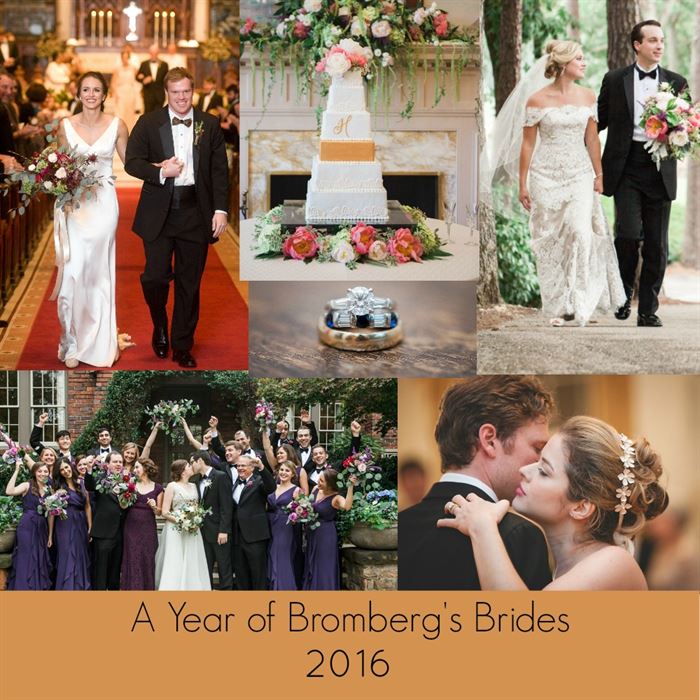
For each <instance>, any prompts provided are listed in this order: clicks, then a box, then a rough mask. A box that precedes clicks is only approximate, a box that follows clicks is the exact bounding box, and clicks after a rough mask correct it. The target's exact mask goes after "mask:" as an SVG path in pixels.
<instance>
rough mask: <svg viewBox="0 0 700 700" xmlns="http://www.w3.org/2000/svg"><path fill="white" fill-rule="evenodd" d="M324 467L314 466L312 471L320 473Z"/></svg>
mask: <svg viewBox="0 0 700 700" xmlns="http://www.w3.org/2000/svg"><path fill="white" fill-rule="evenodd" d="M324 469H325V467H314V472H315V473H316V474H320V473H321V472H322V471H323V470H324Z"/></svg>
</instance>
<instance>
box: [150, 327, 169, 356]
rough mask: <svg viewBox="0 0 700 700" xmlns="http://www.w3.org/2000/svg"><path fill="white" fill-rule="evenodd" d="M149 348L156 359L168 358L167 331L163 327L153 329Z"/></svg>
mask: <svg viewBox="0 0 700 700" xmlns="http://www.w3.org/2000/svg"><path fill="white" fill-rule="evenodd" d="M151 347H152V348H153V352H154V353H155V354H156V357H159V358H160V359H161V360H162V359H164V358H166V357H167V356H168V347H169V345H168V331H167V329H166V328H164V327H163V326H158V327H156V328H154V329H153V337H152V338H151Z"/></svg>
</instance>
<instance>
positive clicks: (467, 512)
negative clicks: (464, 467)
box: [437, 493, 510, 537]
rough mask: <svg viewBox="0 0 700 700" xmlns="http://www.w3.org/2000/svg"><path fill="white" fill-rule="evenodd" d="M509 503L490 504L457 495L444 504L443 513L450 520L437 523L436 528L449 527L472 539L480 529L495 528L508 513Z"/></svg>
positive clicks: (469, 496) (475, 498)
mask: <svg viewBox="0 0 700 700" xmlns="http://www.w3.org/2000/svg"><path fill="white" fill-rule="evenodd" d="M509 507H510V503H509V502H508V501H506V500H502V501H498V503H492V502H491V501H485V500H484V499H483V498H479V496H477V495H476V494H474V493H470V494H469V495H468V496H467V497H466V498H465V497H464V496H460V495H459V494H458V495H456V496H453V497H452V500H451V501H448V502H447V503H446V504H445V513H447V514H448V515H451V516H452V517H450V518H441V519H440V520H438V521H437V526H438V527H450V528H452V529H454V530H459V531H460V532H461V533H462V534H463V535H467V536H468V537H473V536H474V535H475V534H477V533H478V531H479V529H480V528H482V527H495V526H497V525H498V523H500V522H501V520H503V517H504V516H505V514H506V513H507V512H508V508H509Z"/></svg>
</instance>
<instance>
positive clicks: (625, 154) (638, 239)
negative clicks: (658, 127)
mask: <svg viewBox="0 0 700 700" xmlns="http://www.w3.org/2000/svg"><path fill="white" fill-rule="evenodd" d="M631 40H632V48H633V49H634V52H635V54H636V57H637V60H636V62H635V63H634V64H632V65H631V66H627V67H626V68H620V69H618V70H613V71H610V72H609V73H606V75H605V77H604V78H603V83H602V85H601V88H600V95H599V96H598V130H599V131H602V130H603V129H607V130H608V138H607V141H606V144H605V151H604V152H603V187H604V189H603V194H605V195H606V196H607V197H614V198H615V249H616V251H617V257H618V262H619V265H620V276H621V277H622V284H623V285H624V288H625V293H626V294H627V301H626V303H625V304H624V306H621V307H620V308H619V309H618V310H617V313H616V314H615V316H616V317H617V318H618V319H620V320H621V321H624V320H625V319H627V318H629V315H630V313H631V305H630V304H631V299H632V293H633V291H634V281H635V275H636V272H637V263H638V261H639V254H640V248H641V255H642V271H641V275H640V278H639V308H638V314H637V325H638V326H655V327H658V326H661V325H663V324H662V322H661V319H660V318H659V317H658V316H657V315H656V311H657V309H658V308H659V301H658V296H659V291H660V290H661V285H662V283H663V281H664V273H665V272H666V262H667V258H668V223H669V218H670V215H671V202H672V201H673V200H674V199H675V198H676V161H675V160H672V159H668V160H664V161H662V162H661V168H660V170H657V167H656V164H655V163H654V162H653V161H652V159H651V156H650V155H649V153H648V151H647V150H646V149H645V148H644V143H645V142H646V136H645V135H644V130H643V129H642V127H640V126H639V121H640V119H641V116H642V112H643V111H644V108H643V103H644V101H645V100H646V99H647V98H648V97H650V96H652V95H654V94H656V92H658V89H659V85H660V84H661V83H670V84H671V86H672V87H673V90H674V92H675V93H676V94H679V93H680V92H682V91H683V90H685V89H686V88H687V86H688V84H687V81H686V79H685V78H684V77H683V76H682V75H678V73H673V72H671V71H670V70H667V69H666V68H662V67H661V66H660V65H659V62H660V61H661V57H662V56H663V51H664V33H663V31H662V29H661V25H660V24H659V23H658V22H657V21H656V20H646V21H644V22H640V23H639V24H637V25H636V26H635V27H634V29H632V34H631Z"/></svg>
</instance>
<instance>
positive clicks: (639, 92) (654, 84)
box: [632, 63, 659, 141]
mask: <svg viewBox="0 0 700 700" xmlns="http://www.w3.org/2000/svg"><path fill="white" fill-rule="evenodd" d="M638 68H639V70H644V69H643V68H641V67H640V66H639V65H638V64H636V63H635V64H634V132H633V133H632V140H633V141H646V140H647V137H646V134H645V133H644V129H642V127H641V126H639V121H640V119H641V118H642V112H644V103H645V102H646V100H647V98H649V97H651V96H652V95H655V94H656V93H657V92H658V91H659V64H658V63H657V64H656V65H655V66H652V67H651V68H649V70H645V71H644V72H645V73H650V72H651V71H653V70H655V71H656V80H654V79H653V78H644V79H642V78H641V77H640V75H639V71H638V70H637V69H638Z"/></svg>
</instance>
